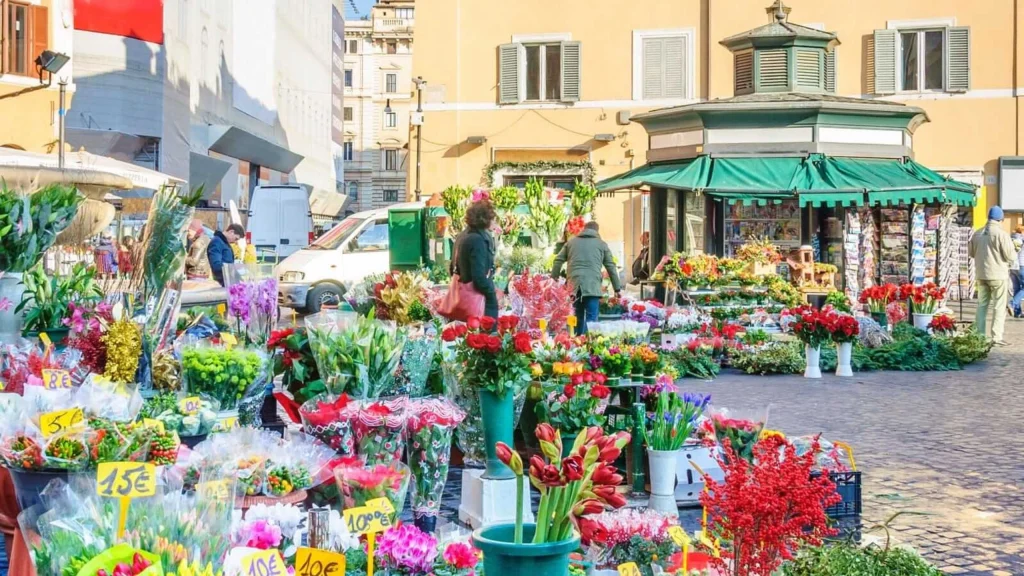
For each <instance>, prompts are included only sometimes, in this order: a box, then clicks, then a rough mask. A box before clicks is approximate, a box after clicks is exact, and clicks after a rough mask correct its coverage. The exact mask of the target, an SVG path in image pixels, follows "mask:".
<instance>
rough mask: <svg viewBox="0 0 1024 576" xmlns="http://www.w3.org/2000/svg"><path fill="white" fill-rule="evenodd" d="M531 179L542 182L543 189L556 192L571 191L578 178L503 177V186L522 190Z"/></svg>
mask: <svg viewBox="0 0 1024 576" xmlns="http://www.w3.org/2000/svg"><path fill="white" fill-rule="evenodd" d="M531 178H537V179H539V180H543V181H544V187H545V188H556V189H558V190H572V189H573V188H575V187H576V181H577V180H579V179H580V177H579V176H505V186H515V187H516V188H519V189H520V190H522V189H523V188H525V187H526V183H527V182H529V181H530V179H531Z"/></svg>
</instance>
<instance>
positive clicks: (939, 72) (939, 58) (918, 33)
mask: <svg viewBox="0 0 1024 576" xmlns="http://www.w3.org/2000/svg"><path fill="white" fill-rule="evenodd" d="M945 36H946V34H945V31H943V30H915V31H913V32H900V69H901V70H902V73H901V75H900V90H903V91H906V92H910V91H921V90H942V89H943V88H944V74H943V64H944V62H943V60H944V59H945V44H946V40H945Z"/></svg>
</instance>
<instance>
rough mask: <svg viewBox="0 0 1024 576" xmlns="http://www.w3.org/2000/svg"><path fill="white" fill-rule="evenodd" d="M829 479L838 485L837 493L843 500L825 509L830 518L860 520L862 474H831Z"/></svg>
mask: <svg viewBox="0 0 1024 576" xmlns="http://www.w3.org/2000/svg"><path fill="white" fill-rule="evenodd" d="M828 477H829V479H830V480H832V482H833V483H834V484H835V485H836V492H838V493H839V496H840V497H841V498H842V500H841V501H840V502H839V503H838V504H835V505H833V506H829V507H828V508H826V509H825V514H828V516H829V518H836V519H839V518H859V517H860V514H861V511H862V508H863V501H862V499H861V483H860V480H861V476H860V472H829V473H828Z"/></svg>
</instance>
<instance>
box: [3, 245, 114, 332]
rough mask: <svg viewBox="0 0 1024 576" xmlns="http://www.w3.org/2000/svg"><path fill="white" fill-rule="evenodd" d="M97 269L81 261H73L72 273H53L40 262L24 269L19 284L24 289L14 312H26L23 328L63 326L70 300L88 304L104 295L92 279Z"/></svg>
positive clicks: (39, 328) (68, 314)
mask: <svg viewBox="0 0 1024 576" xmlns="http://www.w3.org/2000/svg"><path fill="white" fill-rule="evenodd" d="M95 276H96V269H95V268H92V267H90V266H87V265H85V264H84V263H82V262H79V263H78V264H75V266H74V267H73V268H72V269H71V273H70V274H67V275H64V276H60V275H57V274H54V275H52V276H50V275H48V274H47V273H46V270H45V269H44V268H43V263H42V262H39V263H38V264H36V266H35V268H32V269H31V270H29V271H28V272H26V273H25V276H24V277H23V278H22V284H24V286H25V293H24V294H23V295H22V297H21V302H20V303H19V304H18V307H17V308H16V309H15V312H22V311H24V312H25V327H24V329H25V330H26V331H33V332H42V331H44V330H53V329H55V328H64V327H65V326H64V323H63V322H64V319H65V318H67V317H69V316H70V312H71V311H70V304H71V303H75V304H87V303H94V302H97V301H99V299H100V298H101V297H102V296H103V292H102V291H101V290H100V287H99V284H97V283H96V280H95Z"/></svg>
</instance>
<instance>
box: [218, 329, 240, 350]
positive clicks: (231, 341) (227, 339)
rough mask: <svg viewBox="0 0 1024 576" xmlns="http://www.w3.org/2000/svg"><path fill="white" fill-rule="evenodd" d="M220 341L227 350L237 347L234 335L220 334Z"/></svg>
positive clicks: (228, 333)
mask: <svg viewBox="0 0 1024 576" xmlns="http://www.w3.org/2000/svg"><path fill="white" fill-rule="evenodd" d="M220 341H221V342H223V343H224V345H225V346H227V347H228V350H230V349H231V348H233V347H235V346H238V339H237V338H235V335H234V334H232V333H230V332H221V333H220Z"/></svg>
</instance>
